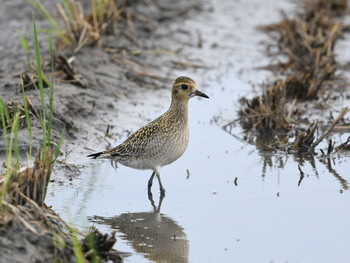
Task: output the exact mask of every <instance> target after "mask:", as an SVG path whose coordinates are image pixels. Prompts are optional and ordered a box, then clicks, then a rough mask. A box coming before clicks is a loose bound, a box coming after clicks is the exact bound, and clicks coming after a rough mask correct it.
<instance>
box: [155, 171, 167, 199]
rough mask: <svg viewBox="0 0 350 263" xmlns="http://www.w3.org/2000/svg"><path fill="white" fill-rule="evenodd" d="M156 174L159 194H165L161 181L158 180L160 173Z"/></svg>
mask: <svg viewBox="0 0 350 263" xmlns="http://www.w3.org/2000/svg"><path fill="white" fill-rule="evenodd" d="M156 175H157V178H158V182H159V189H160V194H161V195H164V194H165V189H164V187H163V185H162V181H161V180H160V174H159V173H156Z"/></svg>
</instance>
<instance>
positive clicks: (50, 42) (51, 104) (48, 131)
mask: <svg viewBox="0 0 350 263" xmlns="http://www.w3.org/2000/svg"><path fill="white" fill-rule="evenodd" d="M49 45H50V58H51V77H52V79H51V82H50V83H49V87H50V96H49V108H50V114H49V123H48V130H47V137H48V138H47V141H48V142H49V141H51V133H52V120H53V95H54V94H53V85H54V51H53V44H52V36H50V37H49Z"/></svg>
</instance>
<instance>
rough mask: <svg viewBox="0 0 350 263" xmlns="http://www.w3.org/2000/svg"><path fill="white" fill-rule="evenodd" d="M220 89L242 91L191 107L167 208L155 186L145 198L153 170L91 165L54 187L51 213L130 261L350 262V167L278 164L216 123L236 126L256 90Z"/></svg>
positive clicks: (168, 177)
mask: <svg viewBox="0 0 350 263" xmlns="http://www.w3.org/2000/svg"><path fill="white" fill-rule="evenodd" d="M212 84H214V83H212ZM219 86H220V87H221V86H223V87H241V88H242V90H233V91H231V90H226V89H224V90H222V92H216V93H214V92H211V91H210V90H211V89H209V88H208V89H202V90H203V91H204V92H206V93H207V94H208V95H209V96H210V100H199V99H192V101H191V102H190V132H191V138H190V144H189V147H188V149H187V151H186V153H185V154H184V156H182V157H181V158H180V159H179V160H178V161H176V162H175V163H173V164H171V165H169V166H167V167H164V168H163V169H162V172H161V176H162V181H163V185H164V187H165V188H166V196H165V198H164V200H159V194H158V183H157V181H155V182H154V184H153V198H154V204H152V203H151V201H150V200H149V198H148V195H147V181H148V178H149V176H150V175H151V171H138V170H133V169H130V168H127V167H124V166H122V165H119V167H118V169H117V170H115V169H114V168H112V166H111V165H110V163H109V162H108V161H101V160H98V161H96V160H86V162H84V165H85V168H84V174H83V175H81V176H80V177H79V178H77V179H74V180H73V182H72V184H73V186H72V187H66V186H57V185H56V186H54V187H53V188H52V187H51V189H50V191H49V195H48V197H47V204H48V205H52V206H53V208H54V209H55V211H57V212H58V213H60V215H61V216H62V217H63V218H64V219H66V220H67V221H68V222H72V223H74V224H76V225H78V226H80V227H88V226H91V225H94V226H96V227H97V228H99V229H100V230H101V231H104V232H112V231H117V237H118V241H117V243H116V246H115V248H116V249H118V250H121V251H125V252H131V253H132V255H131V256H130V257H128V258H126V262H318V263H320V262H348V257H349V252H348V247H349V244H350V224H349V222H350V209H349V203H350V194H349V191H348V187H349V180H350V174H349V167H350V166H349V158H346V157H342V158H338V157H335V158H334V159H332V160H329V162H328V160H322V159H321V158H320V156H315V157H314V158H312V159H309V160H308V159H306V158H305V159H301V157H300V158H299V159H298V158H297V157H293V156H290V155H289V156H287V155H280V154H279V155H272V154H269V153H261V152H259V151H258V150H256V149H255V147H254V146H251V145H249V144H246V143H244V142H242V141H240V140H237V139H236V138H234V137H233V136H231V135H229V134H228V133H226V132H225V131H223V130H222V129H221V128H220V127H219V126H218V125H217V124H214V123H213V118H214V116H217V115H224V116H225V115H226V114H227V113H230V112H225V110H227V109H230V111H231V113H230V114H232V116H228V115H226V116H228V118H231V117H232V118H233V116H234V111H233V110H232V109H234V110H235V108H234V106H233V105H235V103H237V98H238V97H239V96H238V95H239V94H242V93H245V92H246V90H248V89H249V87H247V86H246V85H245V84H242V83H240V82H239V81H238V80H236V79H233V78H230V77H228V78H226V79H224V80H222V83H221V84H220V85H219ZM245 89H246V90H245ZM166 107H167V106H165V107H164V110H166ZM223 112H225V113H223ZM226 116H225V117H226ZM233 132H234V133H236V134H237V135H238V136H242V134H240V129H239V128H237V130H234V131H233ZM298 165H300V168H301V170H302V171H303V172H304V177H303V178H302V177H301V176H300V171H299V169H298ZM187 170H188V172H187ZM298 185H299V186H298ZM159 201H162V204H161V206H160V211H158V210H159Z"/></svg>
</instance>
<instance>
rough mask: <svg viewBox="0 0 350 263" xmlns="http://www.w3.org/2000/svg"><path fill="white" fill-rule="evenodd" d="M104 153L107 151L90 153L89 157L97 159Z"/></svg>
mask: <svg viewBox="0 0 350 263" xmlns="http://www.w3.org/2000/svg"><path fill="white" fill-rule="evenodd" d="M104 153H105V152H98V153H93V154H89V155H88V156H87V157H91V159H97V158H98V157H100V156H101V155H102V154H104Z"/></svg>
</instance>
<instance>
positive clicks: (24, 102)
mask: <svg viewBox="0 0 350 263" xmlns="http://www.w3.org/2000/svg"><path fill="white" fill-rule="evenodd" d="M20 81H21V87H22V98H23V106H24V113H25V116H26V124H27V129H28V133H29V153H28V159H29V160H30V159H31V158H32V148H33V130H32V124H31V122H30V116H29V112H28V104H27V99H26V96H25V92H24V83H23V79H22V78H20Z"/></svg>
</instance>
